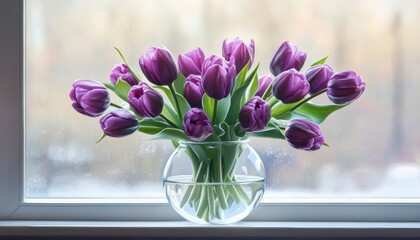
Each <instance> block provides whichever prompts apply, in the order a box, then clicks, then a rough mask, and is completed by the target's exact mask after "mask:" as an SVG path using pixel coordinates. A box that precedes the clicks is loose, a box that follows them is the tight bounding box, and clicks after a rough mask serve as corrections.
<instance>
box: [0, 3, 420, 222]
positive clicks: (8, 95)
mask: <svg viewBox="0 0 420 240" xmlns="http://www.w3.org/2000/svg"><path fill="white" fill-rule="evenodd" d="M24 5H25V0H18V1H16V0H3V1H0V17H1V22H0V31H1V32H2V33H7V34H4V35H2V38H1V39H0V41H1V44H0V52H1V56H0V72H1V78H2V80H1V83H2V87H0V102H1V103H3V108H5V109H3V111H2V117H1V118H0V132H1V133H2V134H1V135H0V143H1V144H0V153H1V155H0V220H25V219H26V220H29V219H31V220H79V221H83V220H115V221H131V220H140V221H173V220H182V219H181V217H179V216H178V215H177V214H176V213H175V211H173V210H171V207H170V206H169V204H167V203H140V202H139V203H137V202H131V203H118V200H117V201H116V202H112V201H111V202H102V203H101V202H99V200H98V202H96V200H95V199H92V200H91V201H89V202H84V203H83V202H76V200H75V202H73V203H72V202H67V203H64V202H61V203H59V202H57V203H36V202H32V203H28V202H24V199H23V184H24V181H23V177H24V174H23V170H24V154H23V153H24V150H25V148H24V131H25V124H24V117H25V116H24V113H25V112H24V109H25V107H24V103H25V89H24V81H25V73H24V59H25V55H24V39H25V36H24V33H25V32H24V22H25V21H24V17H25V15H24ZM325 200H326V199H325ZM419 213H420V198H413V199H409V198H408V199H398V198H395V199H394V198H389V199H347V200H343V199H328V201H322V200H318V201H316V202H315V201H313V200H310V199H309V200H302V199H288V200H287V201H281V202H279V203H267V202H266V203H264V202H263V203H262V204H260V205H259V207H258V208H257V209H256V210H255V211H254V212H253V213H252V214H251V215H250V216H249V217H248V218H247V219H246V220H249V221H375V222H418V221H420V214H419Z"/></svg>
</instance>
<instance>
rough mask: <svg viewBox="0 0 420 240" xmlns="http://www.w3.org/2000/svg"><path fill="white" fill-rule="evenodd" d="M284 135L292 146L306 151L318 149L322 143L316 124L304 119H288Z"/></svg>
mask: <svg viewBox="0 0 420 240" xmlns="http://www.w3.org/2000/svg"><path fill="white" fill-rule="evenodd" d="M284 136H285V138H286V141H288V142H289V144H290V145H291V146H292V147H294V148H297V149H303V150H306V151H314V150H318V149H319V148H320V147H321V146H322V144H324V137H323V136H322V133H321V131H320V129H319V127H318V125H316V124H315V123H313V122H310V121H307V120H304V119H296V118H295V119H293V120H291V121H289V123H288V124H287V126H286V132H285V134H284Z"/></svg>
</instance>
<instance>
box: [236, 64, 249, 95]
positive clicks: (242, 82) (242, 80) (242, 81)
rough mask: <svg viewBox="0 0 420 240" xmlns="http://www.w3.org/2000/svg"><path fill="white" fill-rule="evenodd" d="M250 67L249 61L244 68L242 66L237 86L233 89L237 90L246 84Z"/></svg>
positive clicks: (237, 77) (237, 78)
mask: <svg viewBox="0 0 420 240" xmlns="http://www.w3.org/2000/svg"><path fill="white" fill-rule="evenodd" d="M248 68H249V62H248V63H247V64H246V65H245V67H244V68H242V70H241V71H240V72H239V74H238V75H237V76H236V79H235V86H234V88H233V91H235V90H236V89H238V88H240V87H241V86H242V85H243V84H244V81H245V77H246V73H247V72H248Z"/></svg>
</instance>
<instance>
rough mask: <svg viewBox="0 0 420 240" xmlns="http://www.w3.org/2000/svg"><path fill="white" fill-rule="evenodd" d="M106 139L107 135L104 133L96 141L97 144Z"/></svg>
mask: <svg viewBox="0 0 420 240" xmlns="http://www.w3.org/2000/svg"><path fill="white" fill-rule="evenodd" d="M105 137H106V134H105V133H102V136H101V137H100V138H99V139H98V141H96V143H100V142H101V141H102V140H103V139H104V138H105Z"/></svg>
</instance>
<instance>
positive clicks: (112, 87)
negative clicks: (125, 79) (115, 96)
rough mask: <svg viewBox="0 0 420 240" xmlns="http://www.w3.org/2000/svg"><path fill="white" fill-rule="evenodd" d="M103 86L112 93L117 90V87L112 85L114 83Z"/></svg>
mask: <svg viewBox="0 0 420 240" xmlns="http://www.w3.org/2000/svg"><path fill="white" fill-rule="evenodd" d="M102 84H103V85H104V86H105V87H106V88H108V89H109V90H111V91H114V89H115V85H114V84H112V83H107V82H106V83H102Z"/></svg>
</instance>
